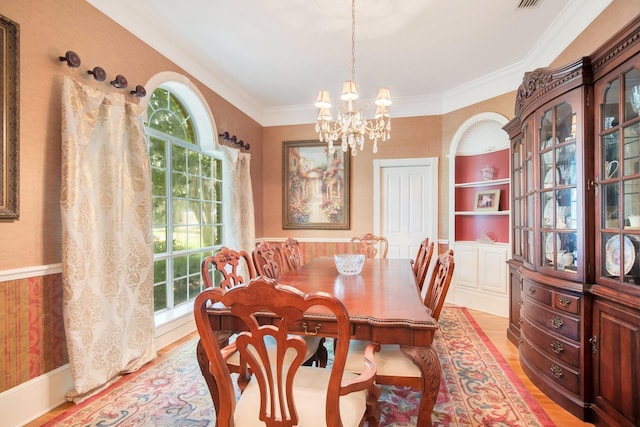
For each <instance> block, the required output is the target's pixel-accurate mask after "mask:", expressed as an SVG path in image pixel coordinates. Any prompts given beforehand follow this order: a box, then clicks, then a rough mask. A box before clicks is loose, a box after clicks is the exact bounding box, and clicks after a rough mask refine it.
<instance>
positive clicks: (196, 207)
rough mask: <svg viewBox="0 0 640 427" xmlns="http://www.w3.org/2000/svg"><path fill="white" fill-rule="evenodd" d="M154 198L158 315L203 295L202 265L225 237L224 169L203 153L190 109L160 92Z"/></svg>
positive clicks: (152, 106)
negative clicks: (223, 207) (204, 259)
mask: <svg viewBox="0 0 640 427" xmlns="http://www.w3.org/2000/svg"><path fill="white" fill-rule="evenodd" d="M147 117H148V123H147V142H148V147H149V160H150V164H151V179H152V197H153V201H152V202H153V239H154V242H153V248H154V254H155V263H154V292H153V295H154V310H155V311H161V310H166V309H172V308H173V307H175V306H177V305H179V304H181V303H184V302H187V301H189V300H191V299H193V298H195V296H196V295H197V294H198V293H199V292H200V291H201V290H202V287H203V284H202V280H201V277H200V263H201V260H202V259H203V258H204V257H206V256H208V255H210V254H211V253H213V251H214V247H215V246H218V245H220V244H221V238H222V164H221V161H220V159H217V158H215V157H212V156H211V155H209V154H206V153H203V152H202V150H201V147H200V144H199V141H198V140H197V137H196V133H195V129H196V126H195V123H194V122H193V119H192V117H191V114H190V113H189V110H188V108H187V107H186V106H185V105H184V103H182V102H181V101H180V99H179V97H178V96H177V95H176V94H175V93H174V92H173V91H171V90H170V89H166V88H158V89H156V90H155V91H154V92H153V94H152V95H151V97H150V99H149V104H148V108H147Z"/></svg>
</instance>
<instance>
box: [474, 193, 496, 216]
mask: <svg viewBox="0 0 640 427" xmlns="http://www.w3.org/2000/svg"><path fill="white" fill-rule="evenodd" d="M499 206H500V190H499V189H498V190H482V191H476V198H475V201H474V204H473V210H474V211H476V212H483V211H485V212H489V211H497V210H498V207H499Z"/></svg>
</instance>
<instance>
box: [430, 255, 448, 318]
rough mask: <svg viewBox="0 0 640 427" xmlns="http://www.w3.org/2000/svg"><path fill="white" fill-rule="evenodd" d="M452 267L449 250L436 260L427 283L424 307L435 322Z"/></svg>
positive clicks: (446, 290) (444, 296)
mask: <svg viewBox="0 0 640 427" xmlns="http://www.w3.org/2000/svg"><path fill="white" fill-rule="evenodd" d="M454 267H455V262H454V260H453V249H449V250H448V251H446V252H445V253H443V254H441V255H439V256H438V258H437V259H436V265H435V267H434V269H433V272H432V273H431V280H430V281H429V288H427V294H426V295H425V297H424V305H425V306H426V307H427V308H428V309H429V311H430V312H431V313H430V314H431V317H433V318H434V319H435V320H438V318H439V317H440V312H441V311H442V306H443V305H444V300H445V298H446V296H447V292H448V291H449V285H450V284H451V278H452V277H453V268H454Z"/></svg>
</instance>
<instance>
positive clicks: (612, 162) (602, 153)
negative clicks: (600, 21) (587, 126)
mask: <svg viewBox="0 0 640 427" xmlns="http://www.w3.org/2000/svg"><path fill="white" fill-rule="evenodd" d="M593 56H594V59H593V64H594V101H595V112H594V113H595V114H594V115H595V123H594V130H593V132H594V134H595V140H594V143H595V153H594V154H595V161H594V178H593V186H594V187H595V190H596V191H595V194H596V197H595V209H596V212H595V218H596V219H595V254H596V256H595V284H594V286H593V287H592V289H591V292H592V294H593V295H594V306H593V332H592V337H591V346H592V354H593V397H594V398H593V404H592V408H593V415H594V422H595V423H596V424H597V425H610V426H637V425H640V262H639V252H640V224H639V223H638V220H639V219H640V217H638V215H640V166H639V165H640V19H636V20H635V22H634V25H632V26H631V27H629V28H628V29H626V30H624V31H622V32H621V33H619V34H618V35H617V36H616V37H614V38H613V39H612V42H611V43H609V44H607V45H605V46H603V47H602V48H601V49H599V50H598V51H597V52H596V53H595V54H594V55H593Z"/></svg>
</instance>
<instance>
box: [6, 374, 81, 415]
mask: <svg viewBox="0 0 640 427" xmlns="http://www.w3.org/2000/svg"><path fill="white" fill-rule="evenodd" d="M71 387H73V381H72V380H71V368H70V367H69V365H68V364H67V365H64V366H61V367H59V368H57V369H54V370H53V371H51V372H47V373H46V374H44V375H40V376H39V377H37V378H34V379H32V380H29V381H27V382H25V383H22V384H20V385H18V386H16V387H13V388H10V389H9V390H7V391H4V392H3V393H0V414H2V425H6V426H22V425H24V424H26V423H28V422H30V421H32V420H34V419H36V418H38V417H39V416H41V415H43V414H46V413H47V412H49V411H50V410H52V409H53V408H55V407H57V406H60V405H61V404H62V403H64V402H65V398H64V395H65V393H66V392H67V391H68V390H70V389H71Z"/></svg>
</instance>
